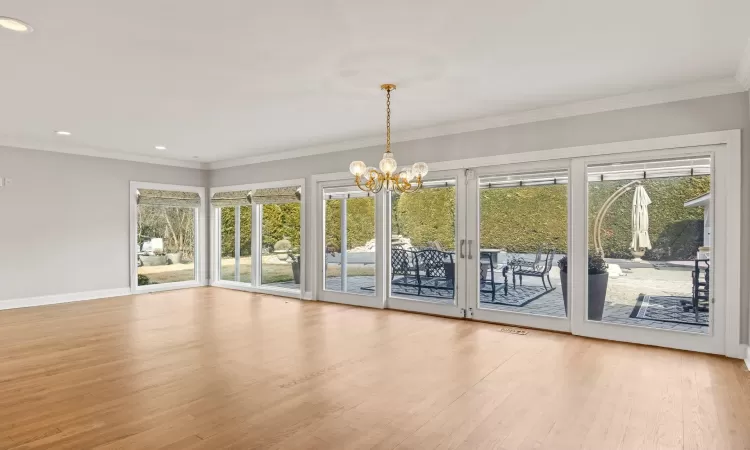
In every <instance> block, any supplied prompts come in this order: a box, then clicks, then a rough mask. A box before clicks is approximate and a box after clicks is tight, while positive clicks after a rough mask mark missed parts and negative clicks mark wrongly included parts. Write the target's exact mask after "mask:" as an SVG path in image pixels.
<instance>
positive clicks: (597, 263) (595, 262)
mask: <svg viewBox="0 0 750 450" xmlns="http://www.w3.org/2000/svg"><path fill="white" fill-rule="evenodd" d="M557 267H559V268H560V272H565V273H567V272H568V256H567V255H566V256H563V257H562V258H560V260H559V261H558V262H557ZM607 267H608V266H607V263H606V262H605V261H604V259H602V257H601V256H599V255H589V275H599V274H602V273H607Z"/></svg>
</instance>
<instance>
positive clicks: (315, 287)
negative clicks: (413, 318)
mask: <svg viewBox="0 0 750 450" xmlns="http://www.w3.org/2000/svg"><path fill="white" fill-rule="evenodd" d="M312 182H313V185H314V186H315V188H314V191H313V193H314V194H313V196H312V204H313V211H314V215H315V218H314V220H313V226H312V233H313V234H312V237H313V238H312V239H311V245H313V246H314V247H315V248H312V249H310V252H309V253H310V254H311V255H314V259H313V260H312V261H311V266H310V267H311V270H312V273H313V276H312V277H311V282H312V283H311V284H312V286H311V292H312V293H313V295H312V297H313V298H315V299H316V300H321V301H327V302H331V303H340V304H346V305H356V306H362V307H367V308H377V309H383V308H384V307H385V283H384V279H385V278H387V277H384V276H383V261H384V250H383V244H382V243H383V242H385V241H384V239H385V232H384V230H385V226H384V222H383V215H384V210H385V199H384V193H383V192H380V193H377V194H374V195H373V198H374V199H375V243H376V244H375V295H364V294H358V293H356V292H341V291H332V290H326V289H325V251H324V248H325V217H326V216H325V200H324V190H325V188H330V187H339V186H346V185H347V184H349V183H351V182H352V180H351V178H350V177H340V176H339V177H335V178H330V179H329V178H328V177H327V176H325V175H323V176H321V177H320V178H319V177H317V176H313V177H312ZM345 226H346V224H345V223H344V222H343V221H342V224H341V227H342V229H344V227H345Z"/></svg>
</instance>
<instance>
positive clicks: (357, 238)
mask: <svg viewBox="0 0 750 450" xmlns="http://www.w3.org/2000/svg"><path fill="white" fill-rule="evenodd" d="M343 201H346V242H347V249H352V248H355V247H360V246H362V245H365V244H366V243H367V242H368V241H370V240H372V239H373V238H374V237H375V198H374V197H359V198H350V199H346V200H344V199H329V200H326V205H325V215H326V247H327V248H328V251H329V252H331V251H333V252H340V251H341V202H343Z"/></svg>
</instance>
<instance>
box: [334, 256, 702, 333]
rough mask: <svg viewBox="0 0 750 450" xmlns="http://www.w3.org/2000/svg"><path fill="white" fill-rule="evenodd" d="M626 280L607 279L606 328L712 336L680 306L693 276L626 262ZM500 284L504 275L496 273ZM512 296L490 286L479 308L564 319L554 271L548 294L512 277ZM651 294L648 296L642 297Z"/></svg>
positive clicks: (364, 282)
mask: <svg viewBox="0 0 750 450" xmlns="http://www.w3.org/2000/svg"><path fill="white" fill-rule="evenodd" d="M611 261H612V262H614V263H619V264H622V265H623V274H622V275H621V276H618V277H611V278H610V279H609V286H608V289H607V299H606V301H605V306H604V313H603V316H602V322H607V323H614V324H620V325H632V326H640V327H649V328H658V329H663V330H673V331H683V332H691V333H701V334H706V333H708V331H709V327H708V326H707V325H708V313H704V312H701V313H700V314H699V319H698V321H697V322H696V318H695V314H694V313H693V312H685V311H684V310H683V309H682V307H681V304H680V300H690V297H689V295H687V294H685V293H686V292H690V285H691V281H690V280H691V279H690V271H689V269H687V268H686V267H679V266H677V265H674V266H669V265H662V267H659V265H652V264H648V263H645V264H644V263H641V264H637V265H635V266H636V267H628V264H625V263H624V262H622V261H617V260H611ZM495 276H496V280H501V279H502V275H501V274H500V273H499V272H496V275H495ZM508 278H509V283H510V285H509V287H508V295H507V296H506V295H504V290H503V287H502V284H500V285H499V286H496V292H495V299H494V300H493V298H492V293H491V292H487V291H489V290H490V289H489V288H488V286H487V285H485V287H483V288H482V291H483V292H481V294H480V295H481V308H483V309H494V310H500V311H508V312H514V313H523V314H533V315H543V316H553V317H565V306H564V303H563V296H562V291H561V287H560V275H559V269H557V268H553V269H552V270H551V271H550V280H551V281H552V288H551V289H549V288H545V287H544V286H543V285H542V282H541V280H540V279H538V278H526V277H525V278H524V280H523V285H522V286H521V285H517V286H516V288H515V289H514V288H513V286H512V278H511V277H510V275H509V277H508ZM325 283H326V289H327V290H332V291H340V290H341V278H340V277H337V276H333V277H328V278H326V282H325ZM374 287H375V277H374V276H349V277H347V291H348V292H350V293H354V294H362V295H374ZM644 292H648V294H649V295H644ZM452 295H453V291H452V290H445V289H430V288H426V287H423V288H422V292H421V294H420V293H419V292H418V289H417V288H416V287H412V286H400V285H394V286H393V296H395V297H400V298H407V299H411V300H414V301H422V302H432V303H450V302H452V301H453V300H452Z"/></svg>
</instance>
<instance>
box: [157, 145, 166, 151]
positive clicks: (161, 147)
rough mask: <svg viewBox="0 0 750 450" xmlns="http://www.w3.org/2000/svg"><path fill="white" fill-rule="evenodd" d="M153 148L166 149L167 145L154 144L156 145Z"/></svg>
mask: <svg viewBox="0 0 750 450" xmlns="http://www.w3.org/2000/svg"><path fill="white" fill-rule="evenodd" d="M154 148H155V149H157V150H166V149H167V147H165V146H163V145H156V146H154Z"/></svg>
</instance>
